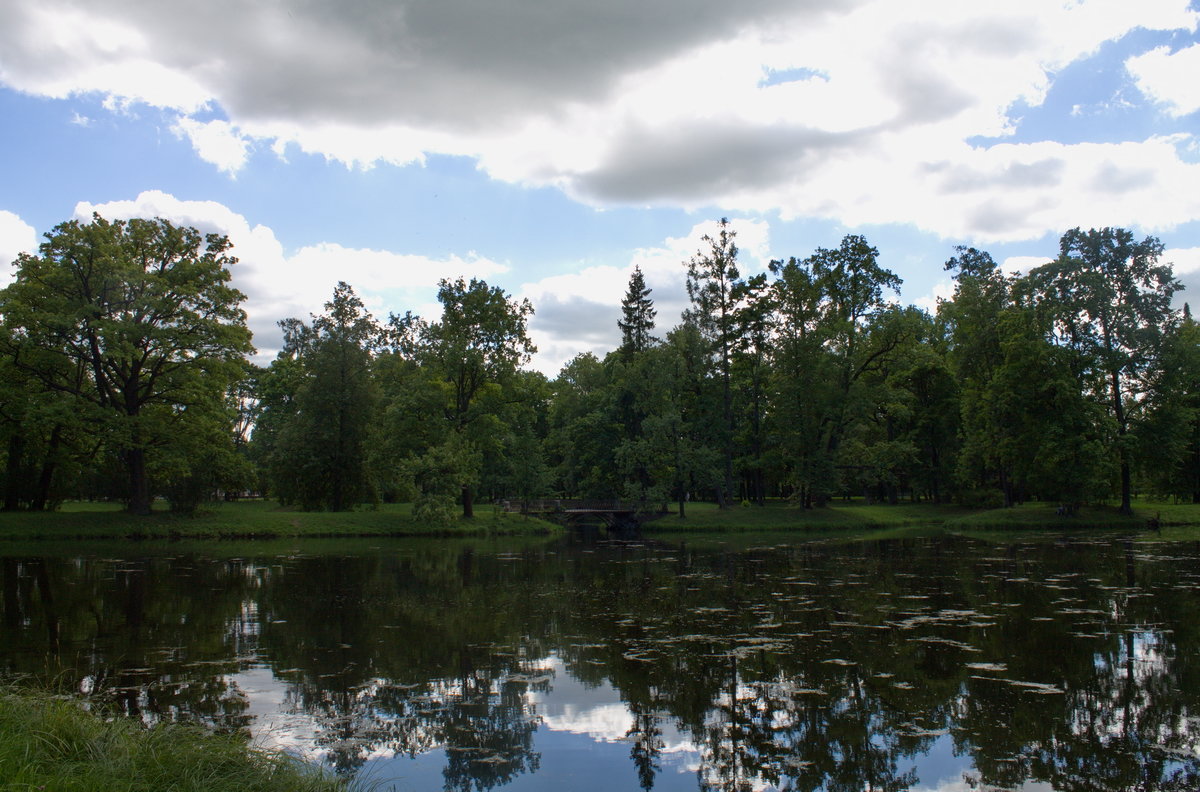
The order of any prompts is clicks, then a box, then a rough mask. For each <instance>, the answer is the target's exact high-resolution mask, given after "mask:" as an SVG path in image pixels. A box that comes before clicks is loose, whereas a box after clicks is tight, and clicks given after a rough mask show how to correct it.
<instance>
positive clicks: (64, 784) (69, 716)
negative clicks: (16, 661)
mask: <svg viewBox="0 0 1200 792" xmlns="http://www.w3.org/2000/svg"><path fill="white" fill-rule="evenodd" d="M0 788H3V789H12V790H18V789H19V790H47V792H49V790H54V792H99V791H100V790H113V789H120V790H123V792H161V791H162V790H176V792H190V791H191V790H195V792H202V791H203V792H335V790H346V789H347V786H346V784H345V783H343V782H340V781H338V780H336V779H334V778H333V777H331V776H329V775H327V774H324V773H321V772H318V771H317V769H316V768H313V767H310V766H307V765H304V764H302V763H300V762H298V761H296V760H294V759H291V758H289V757H287V756H285V755H283V754H280V753H270V752H266V751H260V750H257V749H253V748H251V747H250V746H248V745H247V744H246V741H245V740H244V739H243V738H241V737H238V736H237V735H225V734H209V733H206V732H204V731H202V730H200V729H198V728H194V727H186V726H178V725H166V726H155V727H154V728H149V729H147V728H144V727H143V726H142V725H141V724H139V723H136V722H134V721H130V720H126V719H124V718H117V719H115V720H105V719H103V718H101V717H99V716H97V715H94V714H92V713H89V712H86V711H85V710H84V709H83V708H82V707H81V706H80V704H79V703H77V702H75V701H72V700H67V699H62V698H57V697H54V696H51V695H49V694H46V693H39V692H34V691H21V690H17V689H15V688H11V687H9V688H0Z"/></svg>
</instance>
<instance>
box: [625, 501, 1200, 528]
mask: <svg viewBox="0 0 1200 792" xmlns="http://www.w3.org/2000/svg"><path fill="white" fill-rule="evenodd" d="M1155 520H1157V523H1158V525H1159V527H1160V528H1161V529H1163V530H1164V531H1166V530H1170V529H1172V528H1182V527H1190V526H1200V506H1198V505H1192V504H1169V503H1155V502H1141V503H1139V504H1138V505H1137V506H1136V507H1135V508H1134V514H1133V516H1132V517H1129V516H1126V515H1121V514H1118V513H1117V510H1116V508H1115V507H1111V506H1085V507H1082V508H1080V509H1079V511H1078V512H1077V513H1076V514H1074V515H1071V516H1064V515H1061V514H1059V513H1058V507H1057V504H1046V503H1027V504H1022V505H1020V506H1014V507H1012V508H1008V509H967V508H965V507H962V506H955V505H934V504H930V503H899V504H896V505H888V504H879V503H875V504H868V503H866V502H864V501H862V500H861V499H855V500H850V501H835V502H833V503H831V504H830V505H828V506H826V507H823V508H819V509H801V508H797V507H796V506H793V505H791V504H788V503H785V502H777V503H768V504H767V505H766V506H761V507H760V506H739V507H734V508H732V509H726V510H724V511H722V510H720V509H718V508H717V507H716V505H714V504H711V503H689V504H688V506H687V516H686V517H685V518H684V519H682V520H681V519H679V518H678V517H677V516H675V515H674V514H671V515H668V516H665V517H662V518H660V519H658V520H655V521H654V522H651V523H649V524H647V526H646V530H647V531H648V532H651V533H666V532H675V531H689V532H691V531H697V532H700V531H744V532H760V531H777V530H803V531H825V530H831V529H845V530H870V529H891V528H903V527H909V526H941V527H943V528H945V529H947V530H1030V529H1055V530H1074V529H1087V528H1126V529H1130V530H1144V529H1147V528H1149V527H1152V526H1153V524H1154V521H1155Z"/></svg>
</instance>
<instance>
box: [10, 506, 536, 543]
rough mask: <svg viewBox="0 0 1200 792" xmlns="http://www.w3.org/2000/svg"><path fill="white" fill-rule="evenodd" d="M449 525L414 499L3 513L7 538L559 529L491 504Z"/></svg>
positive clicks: (452, 533)
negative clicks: (332, 507) (425, 518)
mask: <svg viewBox="0 0 1200 792" xmlns="http://www.w3.org/2000/svg"><path fill="white" fill-rule="evenodd" d="M475 515H476V516H475V517H474V518H473V519H471V520H461V519H460V520H457V521H455V522H454V523H452V524H450V525H448V526H436V525H430V524H428V523H423V522H421V521H419V520H417V519H415V518H414V517H413V515H412V508H411V506H410V505H408V504H385V505H382V506H380V507H379V508H378V509H362V510H358V511H350V512H303V511H297V510H295V509H286V508H283V507H280V506H279V505H278V504H277V503H275V502H274V501H241V502H237V503H220V504H214V505H212V506H211V507H209V508H207V509H205V510H203V511H202V512H200V513H198V514H195V515H180V514H172V513H170V512H168V511H161V512H158V511H156V512H155V513H154V514H151V515H149V516H140V517H139V516H136V515H132V514H128V513H126V512H124V511H122V510H121V508H120V507H119V506H117V505H115V504H93V503H67V504H64V505H63V506H62V508H60V509H59V510H58V511H54V512H44V513H42V512H0V539H5V540H17V539H273V538H284V537H329V536H489V535H508V534H527V533H546V532H549V531H553V530H557V529H556V528H555V526H553V525H551V524H550V523H546V522H543V521H541V520H535V519H530V518H527V517H522V516H520V515H516V514H505V513H503V512H500V511H499V510H498V509H493V507H492V506H490V505H489V506H481V507H478V508H477V509H476V510H475Z"/></svg>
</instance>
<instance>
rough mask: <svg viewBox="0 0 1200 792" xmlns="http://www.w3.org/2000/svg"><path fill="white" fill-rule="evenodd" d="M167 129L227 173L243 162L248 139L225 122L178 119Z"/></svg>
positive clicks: (247, 150) (234, 171)
mask: <svg viewBox="0 0 1200 792" xmlns="http://www.w3.org/2000/svg"><path fill="white" fill-rule="evenodd" d="M171 131H172V132H174V133H175V134H177V135H179V136H180V137H186V138H187V139H188V140H190V141H191V142H192V148H194V149H195V150H196V154H198V155H199V156H200V159H202V160H204V161H205V162H211V163H212V164H213V165H216V166H217V167H218V168H220V169H221V170H223V171H225V172H226V173H229V174H231V175H232V174H235V173H237V172H238V171H239V170H241V168H242V166H243V165H245V164H246V158H247V157H248V156H249V153H250V141H249V140H247V139H246V138H245V137H243V136H242V135H241V134H240V133H239V132H238V131H237V128H236V127H234V126H233V125H232V124H230V123H229V122H228V121H207V122H201V121H196V120H195V119H192V118H186V117H185V118H180V119H179V120H177V121H176V122H175V125H174V126H173V127H171Z"/></svg>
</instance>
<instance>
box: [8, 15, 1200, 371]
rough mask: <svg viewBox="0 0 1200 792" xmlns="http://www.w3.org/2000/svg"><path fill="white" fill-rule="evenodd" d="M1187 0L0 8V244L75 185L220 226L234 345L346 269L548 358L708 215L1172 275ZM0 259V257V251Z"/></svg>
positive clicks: (675, 255)
mask: <svg viewBox="0 0 1200 792" xmlns="http://www.w3.org/2000/svg"><path fill="white" fill-rule="evenodd" d="M1198 24H1200V4H1198V3H1196V2H1188V0H1143V1H1142V2H1138V3H1130V2H1126V1H1125V0H1071V1H1070V2H1065V3H1061V4H1056V3H1052V2H1047V1H1046V0H1008V1H1007V2H995V3H992V2H976V3H962V2H957V1H955V2H950V1H949V0H946V1H945V2H943V1H941V0H928V1H927V2H922V3H918V4H908V3H906V4H898V3H894V2H888V1H887V0H845V1H838V2H835V1H834V0H750V1H748V2H745V3H741V4H731V3H727V2H723V1H719V0H688V2H686V3H682V2H678V1H677V0H659V1H658V2H655V3H653V4H647V3H645V2H643V0H610V2H606V3H604V4H596V3H594V2H583V0H562V1H561V2H558V3H555V4H546V3H544V2H539V1H538V0H506V2H504V3H485V2H479V0H358V1H357V2H355V3H352V4H346V3H342V2H337V0H308V2H298V0H297V1H295V2H292V1H289V0H275V1H274V2H269V1H268V0H264V1H263V2H259V3H255V4H253V5H248V4H245V3H241V2H235V1H234V0H210V2H206V3H180V2H176V1H175V0H112V2H108V3H105V4H103V8H102V10H101V9H100V7H99V6H97V7H95V8H94V9H93V8H91V7H89V6H87V5H85V4H78V3H75V2H71V0H40V2H38V3H23V2H0V119H3V121H4V123H2V124H0V173H2V174H3V178H0V261H4V262H7V261H9V260H11V258H12V257H13V256H15V255H16V253H17V252H19V251H21V250H30V249H32V248H33V247H34V246H35V245H36V243H37V241H38V238H39V236H40V234H42V233H43V232H45V231H48V230H49V229H50V228H52V227H53V226H54V225H55V224H57V223H59V222H62V221H63V220H67V219H69V218H72V217H76V216H80V217H87V216H90V214H91V213H92V212H93V211H99V212H100V213H102V214H104V215H105V216H109V217H117V216H131V215H139V216H155V215H157V216H163V217H167V218H169V219H172V220H175V221H178V222H186V223H188V224H191V225H196V226H198V227H201V228H202V229H204V230H215V231H220V232H222V233H226V234H229V236H230V237H231V239H232V240H233V242H234V244H235V247H236V251H237V254H238V255H239V257H240V259H241V261H240V263H239V264H238V266H237V268H236V269H235V274H234V278H235V283H236V284H237V285H238V286H239V287H240V288H241V289H242V291H244V292H245V293H246V294H247V302H246V308H247V311H248V313H249V315H250V321H251V326H252V328H253V329H254V331H255V339H256V343H257V345H258V347H259V348H260V350H261V351H262V353H263V355H264V356H265V357H267V358H269V356H270V355H272V354H273V352H274V350H275V348H276V347H277V346H278V333H277V331H276V329H275V322H276V321H277V320H278V319H281V318H284V317H287V316H306V315H307V314H308V313H310V312H313V311H319V310H320V309H321V305H322V303H323V302H324V301H325V300H326V299H327V298H328V297H329V295H330V294H331V292H332V290H333V286H334V284H335V283H336V282H337V281H338V280H346V281H348V282H349V283H350V284H351V285H352V286H354V287H355V289H356V290H357V291H358V292H359V293H360V294H361V295H362V296H363V297H364V299H365V300H366V302H367V303H368V305H369V306H370V307H371V309H372V310H373V311H375V312H376V313H377V314H379V315H381V316H384V315H386V314H387V313H388V312H389V311H395V312H398V313H403V312H404V311H407V310H413V311H415V312H417V313H420V314H422V315H427V316H432V315H436V312H437V305H436V301H435V300H434V294H435V291H436V284H437V281H438V279H439V278H441V277H455V276H458V275H463V276H467V277H472V276H475V277H482V278H484V279H486V280H487V281H488V282H489V283H491V284H494V285H499V286H501V287H503V288H504V289H505V290H506V291H507V292H508V293H510V294H511V295H513V296H516V297H528V298H529V299H530V300H531V301H532V302H533V304H534V307H535V309H536V311H537V313H536V316H535V318H534V320H533V323H532V325H531V331H532V333H533V335H534V338H535V341H536V342H537V344H538V346H539V348H540V350H541V351H540V353H539V355H538V356H537V358H536V359H535V361H534V365H535V366H536V367H538V368H540V369H542V370H543V371H546V372H547V373H548V374H551V375H553V374H554V373H555V372H556V371H557V369H558V367H559V366H560V365H561V364H562V363H563V362H565V361H566V360H568V359H570V358H571V357H572V356H574V355H575V354H577V353H579V352H584V351H589V350H591V351H595V352H597V353H600V354H602V353H603V352H605V351H607V350H608V349H610V348H612V346H613V345H614V344H615V342H616V340H617V328H616V321H617V318H618V316H619V301H620V297H621V294H622V293H623V292H624V289H625V286H626V284H627V282H628V277H629V273H630V271H631V269H632V267H633V266H634V265H638V266H641V267H642V269H643V270H644V271H645V273H646V275H647V280H648V283H649V285H650V286H651V287H652V288H653V289H654V293H653V297H654V298H655V300H656V303H657V306H658V308H659V324H660V330H661V331H665V330H666V329H667V328H669V327H670V326H671V325H672V324H674V322H675V321H676V318H677V316H678V311H679V310H680V309H681V308H682V307H683V304H684V301H685V294H684V289H683V274H684V266H683V262H685V261H686V260H687V258H688V257H689V256H690V255H692V254H693V253H694V252H695V251H696V249H697V247H698V246H699V244H700V242H699V238H700V236H702V235H703V234H704V233H705V232H706V231H708V230H710V229H711V227H712V223H713V222H714V221H715V220H716V219H717V218H719V217H722V216H727V217H730V218H731V219H733V221H734V224H735V228H737V230H738V234H739V236H738V241H739V243H740V245H741V248H742V257H741V260H742V265H743V269H744V270H745V271H747V272H753V271H758V270H761V269H763V268H764V267H765V265H766V263H767V261H769V260H770V259H771V258H786V257H788V256H797V257H804V256H807V255H809V254H810V253H811V252H812V251H813V250H814V249H815V248H817V247H833V246H836V245H837V244H838V241H839V240H840V239H841V237H842V236H843V235H844V234H847V233H857V234H863V235H864V236H866V237H867V239H868V240H869V241H870V242H871V243H872V244H874V245H875V246H876V247H877V248H878V249H879V251H880V257H881V262H882V263H883V264H884V265H885V266H887V267H889V268H891V269H892V270H893V271H895V272H896V273H897V274H898V275H900V276H901V277H902V278H903V279H904V286H903V289H902V292H901V294H900V296H899V299H900V300H901V301H902V302H905V303H916V304H918V305H922V306H924V307H930V308H931V307H932V306H933V305H934V304H935V299H936V297H938V296H946V295H948V294H949V293H950V284H949V283H948V281H947V280H946V278H945V273H944V271H943V269H942V262H944V261H945V260H946V258H948V257H949V256H950V255H951V254H952V251H953V248H954V246H955V245H958V244H969V245H974V246H977V247H980V248H983V249H986V250H988V251H990V252H991V253H992V254H993V256H994V257H995V258H996V259H997V260H999V261H1003V262H1005V263H1006V266H1007V267H1008V268H1010V269H1018V268H1023V267H1028V266H1030V265H1031V264H1032V263H1035V262H1036V261H1038V260H1040V259H1045V258H1047V257H1051V256H1053V255H1054V254H1055V252H1056V248H1057V239H1058V237H1059V236H1060V235H1061V233H1062V232H1063V231H1065V230H1067V229H1068V228H1071V227H1074V226H1082V227H1085V228H1086V227H1092V226H1095V227H1100V226H1106V225H1113V226H1124V227H1128V228H1132V229H1134V230H1135V231H1136V232H1138V233H1141V234H1153V235H1155V236H1157V237H1159V238H1160V239H1161V240H1162V241H1163V242H1164V244H1165V245H1166V247H1167V249H1168V253H1167V255H1166V257H1165V258H1166V259H1167V260H1169V261H1171V262H1173V263H1174V265H1175V267H1176V273H1177V274H1178V275H1179V276H1180V277H1181V279H1182V280H1183V281H1184V282H1185V284H1188V286H1189V288H1188V292H1187V293H1185V297H1187V298H1191V295H1192V294H1195V293H1196V291H1197V289H1200V33H1198ZM7 277H8V273H7V272H4V273H3V274H0V279H4V278H7Z"/></svg>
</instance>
